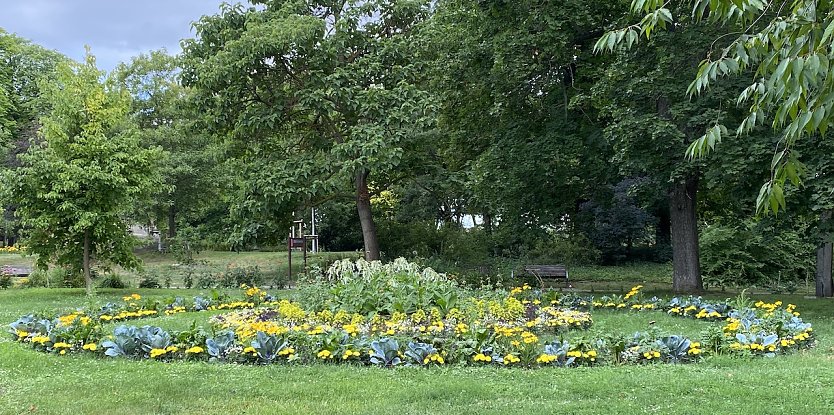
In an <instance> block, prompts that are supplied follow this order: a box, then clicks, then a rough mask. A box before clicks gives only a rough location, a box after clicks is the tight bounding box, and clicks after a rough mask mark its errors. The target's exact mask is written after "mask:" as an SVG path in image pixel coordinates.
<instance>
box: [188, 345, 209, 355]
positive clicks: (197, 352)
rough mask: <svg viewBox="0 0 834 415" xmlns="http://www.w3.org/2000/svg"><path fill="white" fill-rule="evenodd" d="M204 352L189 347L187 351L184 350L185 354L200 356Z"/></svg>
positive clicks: (197, 347) (198, 348) (194, 347)
mask: <svg viewBox="0 0 834 415" xmlns="http://www.w3.org/2000/svg"><path fill="white" fill-rule="evenodd" d="M204 351H205V350H204V349H203V348H202V347H200V346H193V347H189V348H188V349H185V354H200V353H202V352H204Z"/></svg>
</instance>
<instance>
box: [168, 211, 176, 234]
mask: <svg viewBox="0 0 834 415" xmlns="http://www.w3.org/2000/svg"><path fill="white" fill-rule="evenodd" d="M176 237H177V208H176V206H174V205H171V206H169V207H168V239H172V238H176Z"/></svg>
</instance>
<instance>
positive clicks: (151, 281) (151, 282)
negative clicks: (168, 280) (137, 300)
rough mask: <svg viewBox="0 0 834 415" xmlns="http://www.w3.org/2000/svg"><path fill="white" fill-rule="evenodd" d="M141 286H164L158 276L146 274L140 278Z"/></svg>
mask: <svg viewBox="0 0 834 415" xmlns="http://www.w3.org/2000/svg"><path fill="white" fill-rule="evenodd" d="M139 288H162V286H161V285H160V284H159V280H158V279H157V278H156V277H151V276H149V275H146V276H144V277H142V279H141V280H139Z"/></svg>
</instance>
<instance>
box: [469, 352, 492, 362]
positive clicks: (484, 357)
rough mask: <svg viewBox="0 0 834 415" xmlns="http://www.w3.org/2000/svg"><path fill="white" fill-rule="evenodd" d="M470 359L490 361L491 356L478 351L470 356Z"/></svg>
mask: <svg viewBox="0 0 834 415" xmlns="http://www.w3.org/2000/svg"><path fill="white" fill-rule="evenodd" d="M472 361H475V362H491V361H492V356H489V355H485V354H483V353H478V354H476V355H475V357H473V358H472Z"/></svg>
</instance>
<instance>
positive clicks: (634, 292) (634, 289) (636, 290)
mask: <svg viewBox="0 0 834 415" xmlns="http://www.w3.org/2000/svg"><path fill="white" fill-rule="evenodd" d="M642 288H643V286H642V285H635V286H634V287H631V290H630V291H629V292H628V293H627V294H626V295H625V297H624V298H625V299H626V300H628V299H629V298H631V297H634V296H635V295H637V294H639V293H640V289H642Z"/></svg>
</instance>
